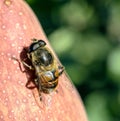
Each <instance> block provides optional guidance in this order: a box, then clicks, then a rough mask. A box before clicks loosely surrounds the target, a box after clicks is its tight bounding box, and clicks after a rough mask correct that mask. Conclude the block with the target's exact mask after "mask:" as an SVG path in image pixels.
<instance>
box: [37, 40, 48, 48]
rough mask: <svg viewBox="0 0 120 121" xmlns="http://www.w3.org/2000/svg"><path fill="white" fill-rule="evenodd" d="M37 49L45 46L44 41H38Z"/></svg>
mask: <svg viewBox="0 0 120 121" xmlns="http://www.w3.org/2000/svg"><path fill="white" fill-rule="evenodd" d="M38 44H39V47H44V46H45V45H46V43H45V41H43V40H38Z"/></svg>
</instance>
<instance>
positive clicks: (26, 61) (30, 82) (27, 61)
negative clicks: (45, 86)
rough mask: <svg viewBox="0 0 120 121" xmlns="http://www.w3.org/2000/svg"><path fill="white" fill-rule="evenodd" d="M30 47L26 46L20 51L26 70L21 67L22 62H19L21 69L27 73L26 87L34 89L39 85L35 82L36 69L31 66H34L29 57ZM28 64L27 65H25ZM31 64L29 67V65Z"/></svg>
mask: <svg viewBox="0 0 120 121" xmlns="http://www.w3.org/2000/svg"><path fill="white" fill-rule="evenodd" d="M27 54H28V47H24V48H23V49H22V51H21V53H20V60H21V62H22V64H23V66H24V70H23V69H22V68H21V65H20V62H19V67H20V70H21V71H22V72H23V73H26V75H27V80H28V81H27V83H26V85H25V86H26V87H27V88H28V89H34V88H36V87H37V85H36V84H35V81H34V80H35V78H36V75H35V69H34V68H31V69H30V67H32V62H31V61H30V59H29V58H28V55H27ZM25 64H27V66H26V65H25ZM28 65H29V67H28ZM37 88H38V87H37Z"/></svg>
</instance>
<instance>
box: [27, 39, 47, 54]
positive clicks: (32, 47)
mask: <svg viewBox="0 0 120 121" xmlns="http://www.w3.org/2000/svg"><path fill="white" fill-rule="evenodd" d="M45 45H46V43H45V42H44V41H43V40H37V41H34V42H33V43H32V44H31V45H30V47H29V53H30V52H33V51H35V50H37V49H38V48H39V47H44V46H45Z"/></svg>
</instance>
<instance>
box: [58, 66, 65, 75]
mask: <svg viewBox="0 0 120 121" xmlns="http://www.w3.org/2000/svg"><path fill="white" fill-rule="evenodd" d="M58 69H59V70H61V71H60V72H59V75H61V74H62V73H63V71H64V70H65V68H64V67H63V66H58Z"/></svg>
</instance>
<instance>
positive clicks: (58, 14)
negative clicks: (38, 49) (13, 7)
mask: <svg viewBox="0 0 120 121" xmlns="http://www.w3.org/2000/svg"><path fill="white" fill-rule="evenodd" d="M27 2H28V4H29V5H30V6H31V7H32V9H33V11H34V12H35V14H36V15H37V17H38V19H39V20H40V22H41V24H42V27H43V29H44V31H45V33H46V34H47V36H48V38H49V40H50V43H51V45H52V47H53V48H54V50H55V51H56V53H57V54H58V56H59V58H60V60H61V62H62V64H63V65H64V66H65V68H66V71H67V72H68V74H69V75H70V77H71V79H72V81H73V83H74V84H75V86H76V87H77V89H78V91H79V93H80V95H81V97H82V99H83V102H84V104H85V107H86V110H87V114H88V117H89V120H90V121H120V44H119V43H120V0H27ZM73 105H74V104H73Z"/></svg>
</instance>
